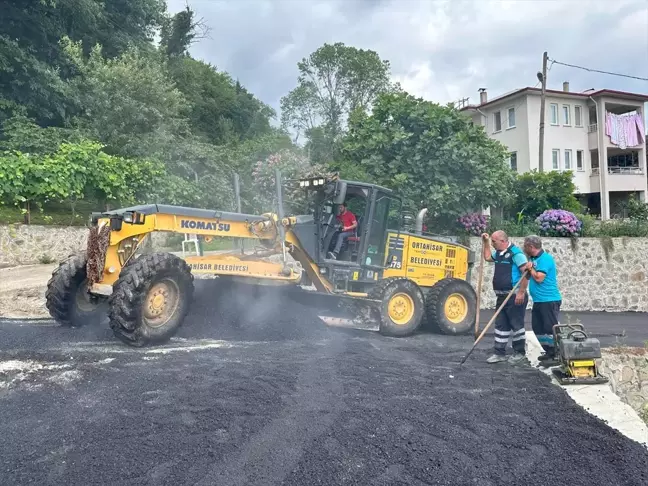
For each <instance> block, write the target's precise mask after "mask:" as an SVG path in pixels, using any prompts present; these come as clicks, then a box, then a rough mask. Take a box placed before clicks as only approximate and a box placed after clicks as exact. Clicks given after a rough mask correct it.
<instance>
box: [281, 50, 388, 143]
mask: <svg viewBox="0 0 648 486" xmlns="http://www.w3.org/2000/svg"><path fill="white" fill-rule="evenodd" d="M297 66H298V68H299V78H298V85H297V87H296V88H295V89H293V90H292V91H291V92H290V93H288V95H286V96H285V97H283V98H282V99H281V112H282V125H283V126H284V128H286V129H292V130H294V131H296V132H297V137H299V135H300V134H301V133H306V132H308V131H310V130H312V129H314V128H315V127H322V128H323V130H324V133H325V134H326V136H327V137H328V138H329V140H330V141H331V143H333V142H336V141H337V140H338V138H339V137H340V136H341V135H342V133H343V132H344V129H345V126H346V119H347V118H348V116H349V114H350V113H351V112H353V111H354V110H368V109H369V108H371V105H372V103H373V102H374V100H375V99H376V96H377V95H378V94H380V93H382V92H385V91H388V90H390V89H391V88H392V85H391V83H390V80H389V76H390V66H389V61H384V60H381V59H380V56H378V54H377V53H376V52H374V51H371V50H364V49H357V48H355V47H351V46H346V45H344V44H343V43H341V42H338V43H335V44H324V45H323V46H322V47H320V48H319V49H317V50H316V51H315V52H313V53H312V54H311V55H310V56H309V57H308V58H304V59H302V61H301V62H299V63H298V64H297Z"/></svg>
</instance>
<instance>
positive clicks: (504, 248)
mask: <svg viewBox="0 0 648 486" xmlns="http://www.w3.org/2000/svg"><path fill="white" fill-rule="evenodd" d="M482 240H483V242H484V245H483V248H484V250H483V251H484V260H486V261H488V262H493V263H495V273H494V275H493V290H494V291H495V295H496V297H497V308H499V307H500V306H501V305H502V303H503V302H504V300H506V297H507V295H508V294H509V293H510V292H511V290H513V288H514V287H515V286H516V285H517V283H518V282H520V279H521V278H522V274H523V271H524V270H523V269H524V268H525V266H526V265H527V263H528V260H527V257H526V256H525V255H524V253H523V252H522V250H521V249H520V248H519V247H517V246H516V245H514V244H513V243H512V242H510V241H509V239H508V236H507V235H506V233H505V232H504V231H495V232H494V233H493V234H492V235H491V236H490V241H491V242H492V244H493V248H494V250H491V245H490V244H489V236H488V234H487V233H484V234H483V235H482ZM528 283H529V281H528V280H527V279H522V282H520V286H519V288H518V290H517V292H516V296H515V299H513V298H511V299H509V300H508V301H507V302H506V304H505V305H504V307H503V308H502V310H501V311H500V313H499V314H498V316H497V318H496V320H495V345H494V347H493V348H494V349H493V351H494V352H493V355H492V356H490V357H489V358H488V359H487V360H486V362H487V363H490V364H494V363H500V362H502V361H508V362H510V363H512V364H516V363H519V362H522V361H524V360H526V330H525V329H524V314H525V313H526V308H527V304H528V303H529V296H528V295H527V291H526V289H527V286H528ZM509 339H511V345H512V346H513V354H512V355H511V356H510V357H509V358H507V357H506V345H507V344H508V341H509Z"/></svg>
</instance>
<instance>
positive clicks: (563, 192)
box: [508, 170, 581, 221]
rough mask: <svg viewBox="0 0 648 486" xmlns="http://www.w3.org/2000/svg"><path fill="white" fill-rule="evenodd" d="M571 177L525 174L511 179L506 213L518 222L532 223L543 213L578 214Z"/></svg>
mask: <svg viewBox="0 0 648 486" xmlns="http://www.w3.org/2000/svg"><path fill="white" fill-rule="evenodd" d="M573 179H574V175H573V173H572V172H571V171H565V172H557V171H550V172H537V171H535V170H534V171H533V172H528V173H526V174H522V175H519V176H517V177H516V178H515V182H514V185H513V194H514V197H515V199H514V200H513V201H512V203H511V205H510V207H509V209H508V210H509V212H512V213H514V214H516V215H519V216H520V217H521V218H522V219H526V220H528V221H534V220H535V219H536V218H537V217H538V216H539V215H540V214H542V213H543V212H544V211H545V210H547V209H564V210H566V211H572V212H580V209H581V207H580V204H579V202H578V200H577V199H576V197H575V196H574V193H575V192H576V185H575V184H574V180H573Z"/></svg>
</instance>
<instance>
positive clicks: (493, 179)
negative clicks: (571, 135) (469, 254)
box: [343, 93, 513, 227]
mask: <svg viewBox="0 0 648 486" xmlns="http://www.w3.org/2000/svg"><path fill="white" fill-rule="evenodd" d="M506 154H507V152H506V148H505V147H504V146H503V145H502V144H500V143H499V142H497V141H495V140H491V139H489V138H488V137H487V136H486V134H485V133H484V131H483V128H481V127H477V126H475V125H473V124H472V123H470V121H469V120H468V119H467V118H466V117H464V116H463V115H462V114H461V113H459V112H458V111H457V110H455V109H454V108H452V107H444V106H440V105H437V104H435V103H431V102H427V101H423V100H422V99H418V98H415V97H413V96H410V95H408V94H407V93H396V94H391V93H388V94H383V95H381V96H379V97H378V100H377V102H376V104H375V106H374V108H373V113H372V114H371V115H365V114H359V113H354V116H353V117H352V118H351V120H350V121H349V133H348V135H347V136H346V137H345V139H344V143H343V156H344V159H345V160H347V161H348V162H353V163H357V164H360V166H361V167H362V168H363V169H364V171H366V173H367V174H368V175H369V176H370V177H371V178H372V179H373V181H374V182H375V183H377V184H380V185H383V186H387V187H389V188H392V189H395V190H396V191H397V192H398V193H399V194H400V195H401V196H402V197H403V199H404V205H405V207H406V208H407V209H409V210H412V211H413V210H416V209H418V208H420V207H428V208H429V214H430V220H431V221H433V224H431V226H434V227H441V226H443V224H444V223H445V224H451V225H453V224H454V222H455V220H456V218H457V217H459V216H460V215H462V214H464V213H467V212H472V211H475V210H478V209H481V208H482V207H487V206H490V205H495V204H501V203H502V201H503V200H505V198H506V196H507V194H510V192H511V187H512V182H513V181H512V179H513V176H512V173H511V171H510V169H508V167H507V166H506V164H505V162H504V161H505V159H506Z"/></svg>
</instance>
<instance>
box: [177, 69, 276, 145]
mask: <svg viewBox="0 0 648 486" xmlns="http://www.w3.org/2000/svg"><path fill="white" fill-rule="evenodd" d="M168 68H169V74H170V76H171V78H172V79H173V81H174V82H175V86H176V87H177V89H178V90H180V92H181V93H182V94H183V96H184V98H185V100H186V102H187V104H188V106H187V109H186V114H187V116H188V118H189V121H190V124H191V128H192V132H193V133H194V134H195V135H197V136H201V137H204V138H205V139H206V140H207V141H208V142H210V143H214V144H218V145H221V144H226V143H231V142H238V141H241V140H249V139H251V138H254V137H257V136H260V135H263V134H266V133H269V132H270V131H271V125H270V120H271V119H272V118H273V117H274V116H275V112H274V110H272V108H270V107H269V106H267V105H265V104H264V103H262V102H261V101H259V100H258V99H256V98H255V97H254V96H253V95H251V94H250V93H248V92H247V91H246V90H245V88H243V87H242V86H241V85H240V83H238V82H234V81H233V80H232V78H231V77H230V76H229V75H228V74H227V73H221V72H218V71H217V70H216V68H215V67H214V66H211V65H210V64H206V63H204V62H202V61H197V60H195V59H192V58H190V57H179V58H173V59H170V60H169V62H168Z"/></svg>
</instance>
